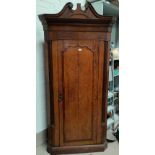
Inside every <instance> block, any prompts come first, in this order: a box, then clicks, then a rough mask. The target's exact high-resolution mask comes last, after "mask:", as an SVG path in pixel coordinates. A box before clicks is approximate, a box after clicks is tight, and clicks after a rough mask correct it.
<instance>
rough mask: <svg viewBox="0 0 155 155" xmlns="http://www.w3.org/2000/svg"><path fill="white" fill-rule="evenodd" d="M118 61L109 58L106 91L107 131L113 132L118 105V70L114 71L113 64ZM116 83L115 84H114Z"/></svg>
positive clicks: (115, 126)
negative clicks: (107, 87)
mask: <svg viewBox="0 0 155 155" xmlns="http://www.w3.org/2000/svg"><path fill="white" fill-rule="evenodd" d="M115 61H119V59H114V58H113V56H112V54H111V56H110V65H109V91H108V107H107V108H108V109H107V113H108V116H107V117H108V119H107V129H111V130H113V131H115V130H116V129H117V127H118V125H119V115H118V103H119V82H118V81H117V80H116V78H117V79H119V70H118V69H117V70H115V68H114V63H115ZM116 83H117V84H116Z"/></svg>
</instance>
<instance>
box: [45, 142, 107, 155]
mask: <svg viewBox="0 0 155 155" xmlns="http://www.w3.org/2000/svg"><path fill="white" fill-rule="evenodd" d="M106 148H107V142H105V143H104V144H98V145H83V146H64V147H51V146H48V147H47V151H48V152H49V153H50V154H51V155H58V154H73V153H90V152H103V151H104V150H105V149H106Z"/></svg>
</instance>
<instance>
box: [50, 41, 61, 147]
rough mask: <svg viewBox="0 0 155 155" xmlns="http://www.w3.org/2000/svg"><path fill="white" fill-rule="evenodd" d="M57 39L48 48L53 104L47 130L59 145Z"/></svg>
mask: <svg viewBox="0 0 155 155" xmlns="http://www.w3.org/2000/svg"><path fill="white" fill-rule="evenodd" d="M57 52H58V51H57V41H52V48H51V50H49V55H50V57H49V61H50V67H49V70H50V71H49V72H50V75H51V76H50V81H51V82H50V88H51V91H50V92H51V100H52V101H53V102H51V103H50V104H53V114H51V115H53V116H54V117H53V118H52V119H53V124H52V126H51V128H50V129H49V130H51V131H50V132H52V145H53V146H59V104H58V62H57V59H58V58H57ZM48 138H51V137H48Z"/></svg>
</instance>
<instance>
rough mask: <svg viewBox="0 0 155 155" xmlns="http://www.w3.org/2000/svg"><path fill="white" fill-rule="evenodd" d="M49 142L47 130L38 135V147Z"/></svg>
mask: <svg viewBox="0 0 155 155" xmlns="http://www.w3.org/2000/svg"><path fill="white" fill-rule="evenodd" d="M46 142H47V129H45V130H43V131H41V132H39V133H37V134H36V146H39V145H41V144H44V143H46Z"/></svg>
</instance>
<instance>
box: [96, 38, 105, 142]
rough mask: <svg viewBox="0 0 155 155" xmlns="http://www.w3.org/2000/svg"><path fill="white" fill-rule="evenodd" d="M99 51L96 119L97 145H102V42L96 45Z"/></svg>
mask: <svg viewBox="0 0 155 155" xmlns="http://www.w3.org/2000/svg"><path fill="white" fill-rule="evenodd" d="M98 50H99V74H98V78H99V80H98V105H97V106H98V107H97V113H98V119H97V121H98V122H97V123H98V125H97V143H98V144H101V143H102V137H103V136H102V134H103V132H102V126H103V123H102V113H103V110H104V108H105V107H103V106H102V99H103V87H104V85H103V75H104V72H103V71H104V54H105V53H104V52H105V51H104V41H99V45H98Z"/></svg>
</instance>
